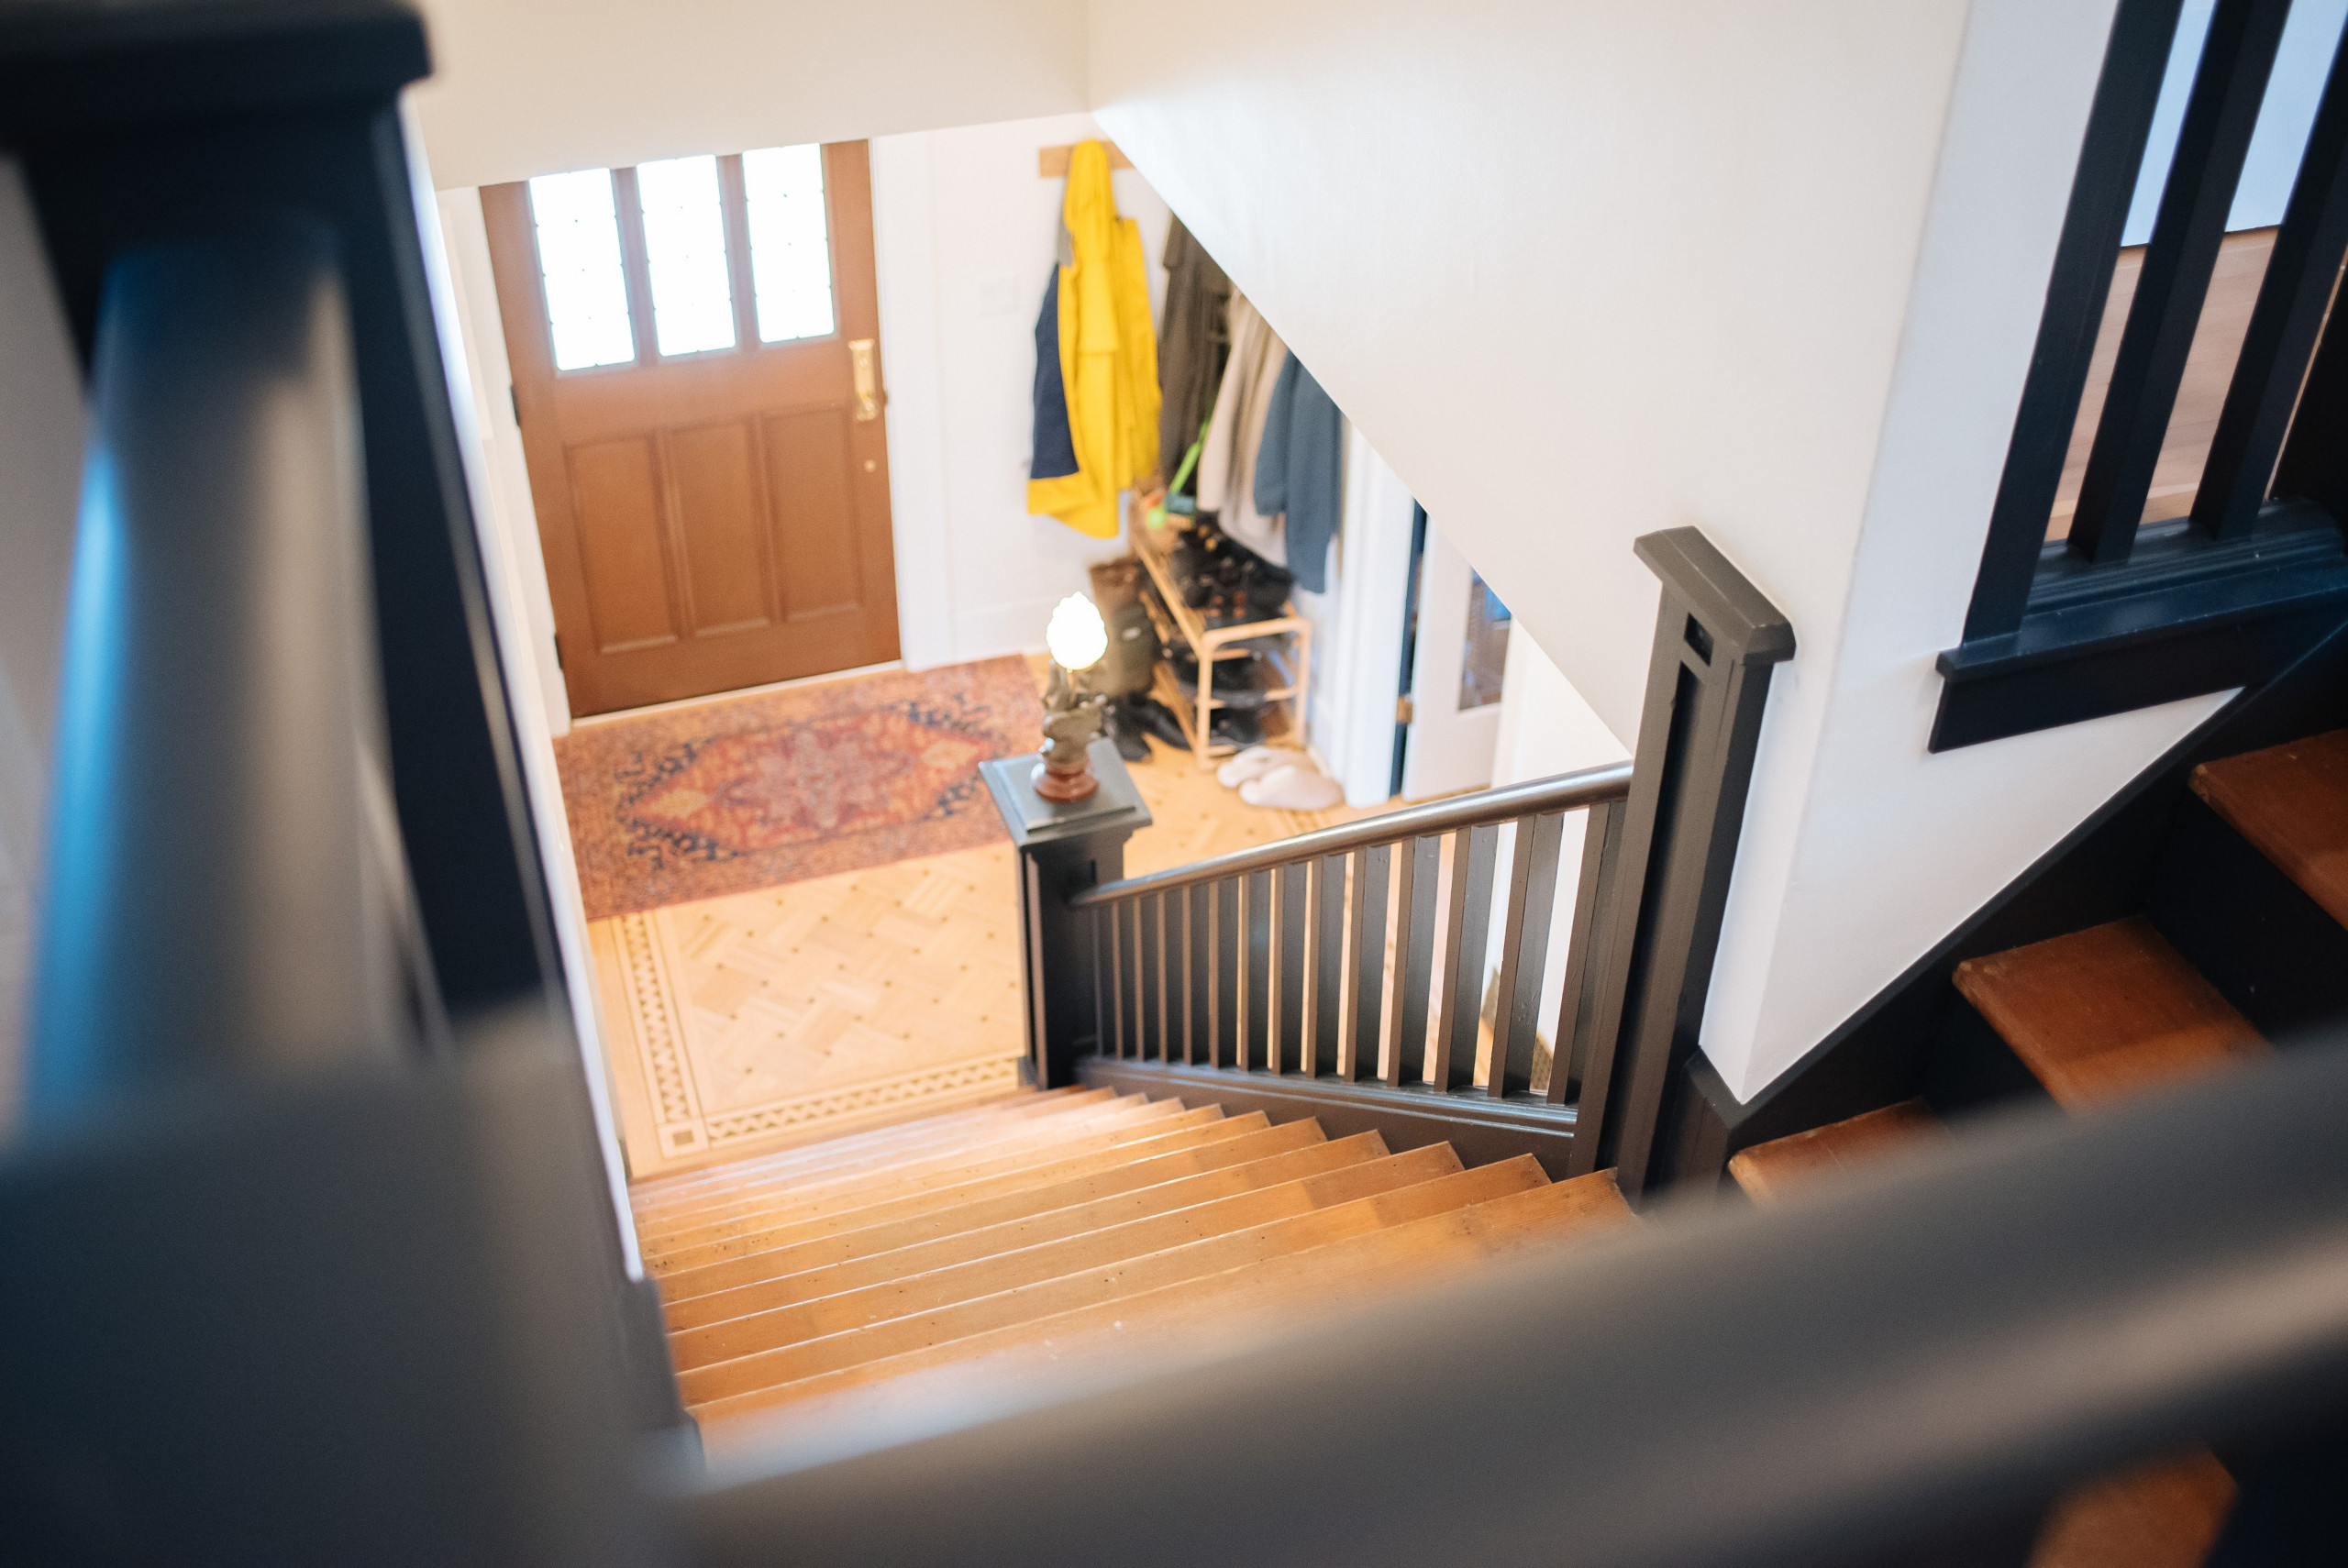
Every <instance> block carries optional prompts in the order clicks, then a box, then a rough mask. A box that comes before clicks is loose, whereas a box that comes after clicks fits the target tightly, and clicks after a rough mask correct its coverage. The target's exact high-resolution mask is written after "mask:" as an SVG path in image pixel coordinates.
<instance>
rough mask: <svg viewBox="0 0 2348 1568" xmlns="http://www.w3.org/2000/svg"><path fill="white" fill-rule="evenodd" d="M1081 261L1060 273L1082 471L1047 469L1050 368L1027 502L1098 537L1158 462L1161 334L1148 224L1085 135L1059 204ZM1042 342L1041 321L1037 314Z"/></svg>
mask: <svg viewBox="0 0 2348 1568" xmlns="http://www.w3.org/2000/svg"><path fill="white" fill-rule="evenodd" d="M1061 212H1062V215H1063V217H1064V218H1065V220H1066V222H1067V224H1068V231H1069V239H1070V240H1071V242H1072V243H1073V246H1074V249H1075V252H1076V264H1075V265H1074V266H1072V267H1062V268H1060V269H1059V271H1058V274H1057V275H1056V277H1055V279H1054V289H1055V293H1056V297H1055V298H1053V299H1051V300H1050V301H1049V302H1048V303H1049V304H1050V305H1051V306H1053V307H1056V308H1055V315H1056V317H1057V321H1056V326H1057V331H1058V350H1059V369H1060V386H1061V392H1062V400H1063V404H1064V407H1065V410H1066V416H1067V421H1068V432H1069V446H1070V447H1072V448H1073V450H1074V452H1075V456H1076V465H1077V467H1076V471H1075V472H1074V473H1069V474H1061V475H1058V476H1054V475H1052V474H1050V473H1049V472H1047V468H1048V467H1049V466H1050V465H1049V449H1048V448H1047V445H1046V437H1047V435H1048V434H1049V432H1048V429H1047V418H1046V414H1047V410H1046V409H1045V407H1044V403H1046V401H1047V378H1046V377H1045V376H1044V375H1042V374H1041V373H1040V370H1041V368H1040V367H1038V370H1039V373H1038V375H1037V376H1036V394H1037V410H1036V466H1035V467H1033V468H1031V469H1029V470H1028V480H1027V510H1028V511H1029V512H1031V513H1036V514H1038V515H1042V516H1051V517H1057V518H1058V519H1059V520H1060V521H1061V522H1063V523H1065V524H1067V525H1069V527H1071V528H1073V529H1075V530H1076V531H1077V532H1078V533H1080V534H1089V535H1091V536H1092V537H1094V538H1096V539H1110V538H1114V537H1115V536H1116V534H1117V526H1118V517H1117V493H1118V492H1119V491H1122V490H1124V489H1125V488H1126V487H1127V486H1129V485H1132V484H1133V483H1135V481H1136V480H1142V479H1145V478H1146V477H1148V476H1149V475H1150V474H1152V473H1155V472H1156V471H1157V403H1158V397H1157V337H1156V335H1155V334H1154V333H1152V332H1151V330H1150V326H1149V280H1148V275H1147V273H1146V271H1145V270H1144V265H1143V261H1142V249H1141V229H1140V227H1139V226H1137V225H1135V223H1134V221H1133V220H1132V219H1131V218H1121V217H1119V216H1118V215H1117V200H1116V196H1115V194H1114V193H1113V192H1112V191H1111V190H1110V187H1109V155H1108V153H1107V152H1105V151H1104V150H1102V146H1101V144H1100V143H1099V142H1097V141H1080V142H1079V143H1077V144H1076V147H1075V149H1074V150H1072V151H1071V152H1070V153H1069V164H1068V195H1067V198H1066V200H1065V202H1064V203H1063V204H1062V208H1061ZM1043 344H1044V330H1043V326H1042V324H1041V323H1038V324H1037V326H1036V348H1037V350H1038V352H1039V353H1040V352H1041V351H1042V350H1043Z"/></svg>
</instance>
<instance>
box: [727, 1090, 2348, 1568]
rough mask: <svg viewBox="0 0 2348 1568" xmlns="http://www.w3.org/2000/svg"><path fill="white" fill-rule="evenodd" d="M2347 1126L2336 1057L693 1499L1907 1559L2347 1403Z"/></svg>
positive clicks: (848, 1513) (983, 1389) (1240, 1530)
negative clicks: (1958, 1532)
mask: <svg viewBox="0 0 2348 1568" xmlns="http://www.w3.org/2000/svg"><path fill="white" fill-rule="evenodd" d="M2343 1125H2348V1052H2342V1051H2341V1050H2338V1049H2332V1050H2327V1051H2320V1052H2309V1053H2305V1054H2301V1055H2296V1056H2293V1057H2287V1058H2283V1059H2281V1060H2278V1061H2277V1062H2276V1063H2274V1064H2273V1065H2270V1066H2264V1067H2260V1068H2256V1069H2253V1070H2249V1071H2244V1072H2242V1073H2238V1074H2234V1075H2232V1076H2230V1077H2223V1078H2220V1079H2215V1080H2204V1081H2201V1082H2198V1083H2195V1084H2192V1085H2190V1086H2187V1087H2185V1088H2179V1089H2177V1090H2175V1091H2173V1092H2170V1093H2167V1094H2165V1095H2162V1096H2159V1097H2156V1098H2148V1099H2144V1100H2143V1101H2140V1102H2138V1103H2135V1104H2133V1105H2131V1106H2128V1107H2125V1108H2123V1109H2116V1110H2111V1111H2109V1112H2106V1113H2103V1114H2099V1115H2098V1116H2096V1117H2094V1118H2090V1119H2085V1120H2081V1121H2060V1120H2058V1119H2057V1118H2056V1117H2054V1114H2053V1113H2052V1112H2046V1111H2035V1110H2033V1111H2026V1112H2021V1113H2018V1114H2011V1115H2009V1116H2008V1117H2007V1118H2005V1119H2003V1121H2001V1122H1995V1123H1988V1124H1986V1125H1984V1126H1982V1127H1980V1128H1979V1129H1978V1130H1977V1131H1975V1132H1972V1133H1970V1134H1968V1135H1966V1136H1965V1137H1961V1138H1957V1139H1954V1140H1951V1141H1949V1143H1948V1144H1947V1145H1946V1146H1945V1147H1936V1148H1933V1149H1931V1150H1927V1151H1924V1152H1922V1153H1920V1154H1915V1155H1912V1156H1910V1157H1907V1158H1905V1159H1903V1160H1901V1161H1899V1162H1898V1163H1895V1164H1887V1165H1885V1166H1883V1167H1881V1168H1880V1169H1879V1170H1878V1171H1877V1173H1875V1174H1873V1175H1871V1176H1866V1177H1862V1178H1858V1179H1850V1178H1845V1180H1844V1182H1843V1183H1842V1184H1841V1185H1838V1186H1835V1187H1824V1188H1822V1189H1820V1190H1819V1192H1818V1194H1817V1195H1816V1196H1815V1197H1814V1198H1811V1199H1810V1200H1809V1201H1806V1202H1802V1203H1799V1204H1796V1205H1793V1206H1790V1207H1789V1208H1787V1209H1779V1210H1775V1211H1766V1212H1755V1211H1752V1210H1738V1211H1733V1212H1729V1213H1721V1212H1711V1213H1684V1214H1678V1215H1674V1216H1671V1217H1668V1218H1667V1219H1665V1220H1663V1221H1662V1222H1660V1223H1658V1224H1656V1225H1655V1226H1653V1227H1652V1228H1651V1230H1650V1231H1648V1233H1646V1234H1645V1235H1644V1236H1631V1237H1627V1238H1626V1239H1624V1240H1623V1241H1621V1242H1594V1243H1589V1244H1586V1245H1585V1246H1583V1247H1582V1248H1579V1249H1573V1248H1568V1249H1567V1250H1565V1251H1563V1252H1560V1253H1554V1254H1551V1255H1549V1256H1546V1257H1544V1258H1541V1259H1538V1260H1537V1261H1534V1262H1531V1263H1529V1264H1525V1265H1523V1266H1521V1267H1519V1268H1517V1269H1515V1270H1513V1271H1512V1272H1509V1273H1506V1274H1502V1275H1496V1276H1487V1277H1485V1278H1484V1279H1482V1280H1480V1281H1479V1282H1477V1283H1473V1284H1470V1285H1465V1286H1458V1287H1456V1288H1453V1289H1450V1290H1448V1291H1446V1292H1445V1293H1443V1294H1441V1295H1440V1296H1431V1297H1420V1298H1416V1299H1412V1300H1409V1301H1405V1302H1398V1303H1395V1304H1393V1305H1391V1306H1389V1307H1386V1308H1383V1309H1379V1310H1376V1311H1364V1312H1361V1313H1359V1314H1357V1315H1354V1316H1350V1317H1345V1318H1336V1319H1327V1318H1324V1319H1320V1320H1315V1321H1314V1322H1313V1323H1312V1325H1311V1327H1310V1329H1309V1331H1302V1332H1300V1333H1298V1334H1297V1335H1295V1336H1294V1337H1291V1338H1288V1339H1285V1340H1283V1341H1280V1342H1276V1343H1272V1344H1262V1343H1260V1342H1258V1343H1257V1345H1256V1346H1255V1347H1254V1348H1251V1349H1246V1350H1244V1351H1239V1352H1235V1353H1226V1354H1224V1355H1221V1356H1218V1357H1212V1358H1205V1359H1193V1360H1191V1362H1190V1363H1188V1364H1185V1365H1181V1366H1180V1367H1179V1369H1176V1370H1159V1371H1157V1372H1155V1373H1152V1374H1144V1375H1134V1374H1131V1373H1128V1374H1127V1375H1125V1376H1124V1380H1123V1381H1121V1382H1115V1383H1101V1382H1096V1383H1093V1384H1091V1385H1089V1386H1084V1387H1081V1388H1077V1387H1073V1386H1071V1385H1070V1384H1069V1382H1068V1381H1066V1380H1065V1379H1066V1378H1067V1377H1068V1376H1069V1375H1067V1374H1064V1375H1063V1378H1064V1380H1063V1381H1062V1382H1061V1383H1060V1384H1058V1386H1053V1385H1051V1384H1049V1383H1048V1382H1047V1383H1046V1384H1044V1385H1042V1386H1037V1385H1036V1384H1034V1383H1028V1384H1025V1385H1022V1386H969V1385H966V1386H963V1387H961V1388H959V1389H958V1390H957V1393H958V1395H959V1396H960V1398H959V1399H958V1401H953V1400H934V1401H932V1402H930V1403H929V1404H927V1405H926V1406H925V1407H924V1408H922V1409H921V1410H919V1411H918V1412H914V1411H910V1410H908V1409H906V1408H903V1407H901V1406H900V1407H892V1408H890V1410H889V1411H888V1412H887V1414H886V1415H884V1416H881V1417H880V1418H879V1419H875V1420H873V1422H872V1424H871V1425H870V1426H869V1428H859V1427H858V1426H856V1425H855V1424H853V1422H851V1421H846V1420H842V1419H839V1418H837V1417H836V1418H835V1419H834V1422H833V1424H832V1425H831V1426H830V1427H829V1428H828V1429H827V1430H825V1433H824V1435H823V1439H822V1441H821V1442H820V1444H818V1445H815V1446H810V1447H803V1448H801V1449H799V1450H797V1451H795V1452H783V1451H776V1452H770V1453H769V1454H765V1455H757V1456H752V1457H749V1458H748V1459H746V1460H745V1461H744V1462H743V1463H740V1465H739V1466H738V1467H737V1468H734V1469H731V1470H726V1471H721V1472H719V1473H717V1474H714V1475H712V1476H710V1477H709V1478H708V1479H707V1480H706V1481H705V1482H704V1483H703V1485H701V1487H700V1488H699V1489H698V1490H696V1491H694V1492H692V1494H691V1495H689V1496H687V1497H686V1498H685V1499H684V1500H683V1508H684V1513H685V1516H686V1519H687V1523H688V1527H689V1529H690V1530H691V1533H692V1559H693V1560H694V1561H695V1562H700V1563H703V1564H706V1565H708V1568H735V1565H736V1564H749V1563H753V1562H771V1561H774V1560H775V1554H776V1552H777V1551H778V1550H779V1543H782V1542H788V1543H789V1544H788V1553H789V1557H790V1560H791V1561H792V1562H794V1563H800V1564H825V1563H864V1562H888V1563H892V1564H894V1565H896V1568H925V1565H929V1564H936V1565H937V1568H946V1565H947V1564H951V1565H953V1568H990V1565H992V1564H1005V1565H1009V1564H1019V1565H1022V1568H1026V1565H1029V1564H1036V1563H1053V1564H1085V1563H1100V1564H1112V1563H1113V1564H1118V1565H1121V1568H1135V1565H1146V1564H1159V1563H1163V1564H1168V1565H1169V1568H1170V1565H1172V1564H1191V1563H1198V1562H1214V1563H1217V1564H1219V1565H1220V1568H1257V1565H1262V1568H1270V1565H1272V1564H1289V1563H1296V1562H1344V1563H1346V1564H1349V1565H1351V1568H1377V1565H1379V1564H1389V1563H1390V1564H1394V1565H1396V1568H1401V1565H1403V1564H1412V1565H1417V1564H1423V1563H1427V1562H1476V1563H1479V1564H1491V1565H1505V1564H1512V1563H1523V1564H1527V1565H1531V1564H1535V1563H1538V1564H1549V1563H1556V1562H1571V1563H1573V1564H1575V1565H1576V1568H1634V1565H1636V1568H1648V1565H1655V1568H1661V1565H1664V1564H1671V1565H1674V1568H1710V1565H1718V1568H1731V1565H1734V1568H1747V1565H1750V1564H1755V1563H1778V1562H1822V1561H1837V1562H1840V1561H1844V1560H1854V1559H1859V1558H1863V1557H1865V1556H1866V1554H1867V1553H1869V1552H1874V1551H1892V1550H1895V1549H1899V1548H1901V1547H1903V1546H1911V1545H1914V1544H1917V1543H1919V1542H1922V1541H1926V1540H1932V1539H1933V1538H1934V1537H1935V1536H1936V1535H1939V1534H1941V1533H1942V1532H1944V1531H1953V1530H1955V1529H1959V1528H1961V1527H1963V1526H1964V1525H1966V1523H1967V1522H1968V1521H1978V1520H1980V1519H1982V1518H1991V1517H1999V1516H2002V1515H2003V1514H2005V1513H2006V1512H2008V1511H2009V1510H2010V1509H2013V1508H2015V1507H2021V1508H2025V1509H2026V1508H2028V1507H2030V1506H2032V1505H2033V1504H2036V1503H2043V1501H2044V1500H2045V1499H2046V1498H2048V1497H2050V1496H2053V1495H2054V1493H2055V1492H2056V1491H2058V1490H2060V1489H2061V1488H2063V1487H2064V1486H2065V1485H2067V1484H2069V1483H2071V1482H2073V1481H2075V1480H2076V1479H2077V1478H2078V1477H2080V1476H2081V1475H2083V1474H2091V1473H2093V1472H2095V1471H2097V1470H2099V1469H2101V1468H2103V1467H2106V1466H2109V1465H2111V1464H2114V1463H2121V1462H2124V1461H2128V1460H2131V1459H2134V1458H2138V1457H2143V1456H2149V1455H2151V1454H2153V1453H2156V1452H2163V1451H2165V1450H2168V1449H2171V1448H2174V1447H2176V1446H2178V1445H2181V1444H2185V1443H2189V1442H2193V1441H2220V1440H2223V1439H2226V1438H2230V1437H2235V1436H2241V1435H2244V1434H2251V1433H2256V1432H2265V1431H2274V1430H2281V1429H2284V1428H2287V1426H2288V1425H2289V1424H2290V1423H2292V1422H2294V1421H2296V1420H2298V1419H2302V1418H2305V1417H2309V1416H2312V1415H2315V1414H2317V1413H2319V1412H2322V1411H2326V1410H2329V1409H2336V1408H2338V1407H2339V1405H2340V1403H2341V1401H2342V1399H2343V1398H2348V1161H2343V1160H2342V1159H2341V1158H2340V1157H2339V1152H2340V1129H2341V1128H2342V1126H2343ZM2184 1148H2190V1149H2191V1150H2192V1151H2193V1154H2194V1157H2193V1158H2192V1159H2191V1160H2189V1161H2188V1160H2183V1159H2180V1158H2178V1157H2177V1151H2178V1150H2180V1149H2184ZM1145 1350H1146V1346H1145V1345H1143V1344H1141V1343H1135V1345H1133V1346H1132V1347H1131V1353H1134V1354H1139V1353H1143V1352H1144V1351H1145ZM1160 1365H1161V1368H1162V1367H1163V1366H1164V1364H1160ZM1100 1375H1101V1376H1103V1377H1106V1376H1108V1374H1106V1373H1105V1372H1103V1373H1102V1374H1100ZM884 1423H885V1425H884ZM1070 1477H1081V1489H1080V1490H1072V1489H1071V1488H1070V1486H1069V1484H1068V1483H1069V1478H1070Z"/></svg>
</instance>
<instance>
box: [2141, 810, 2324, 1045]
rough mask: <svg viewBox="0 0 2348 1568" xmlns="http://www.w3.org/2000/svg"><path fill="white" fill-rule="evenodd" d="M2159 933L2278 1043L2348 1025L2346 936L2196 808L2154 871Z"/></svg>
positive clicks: (2183, 814) (2269, 864) (2183, 818)
mask: <svg viewBox="0 0 2348 1568" xmlns="http://www.w3.org/2000/svg"><path fill="white" fill-rule="evenodd" d="M2149 902H2150V909H2149V911H2148V912H2149V913H2150V914H2151V916H2152V920H2153V923H2154V924H2155V925H2157V926H2159V927H2160V928H2161V933H2162V934H2163V935H2164V936H2166V937H2167V938H2168V939H2169V941H2170V942H2171V943H2173V944H2176V949H2177V951H2178V952H2180V953H2182V954H2184V955H2185V956H2186V957H2187V958H2188V959H2190V960H2191V961H2192V963H2193V965H2194V966H2195V967H2196V968H2198V969H2199V970H2200V971H2201V973H2202V974H2203V975H2205V976H2207V977H2209V979H2210V984H2211V985H2214V986H2216V987H2217V988H2218V990H2219V992H2220V994H2221V995H2222V996H2224V998H2225V999H2227V1000H2228V1001H2230V1002H2232V1004H2233V1005H2234V1006H2235V1008H2236V1009H2238V1010H2240V1011H2241V1012H2242V1014H2243V1017H2245V1018H2247V1019H2249V1020H2250V1021H2251V1022H2252V1023H2254V1024H2255V1025H2256V1026H2257V1028H2258V1032H2260V1033H2261V1034H2264V1035H2265V1036H2266V1038H2267V1039H2268V1040H2270V1041H2273V1042H2275V1043H2277V1044H2288V1043H2290V1042H2292V1041H2294V1040H2297V1039H2300V1038H2304V1037H2306V1036H2309V1035H2312V1034H2319V1033H2325V1032H2331V1031H2334V1030H2337V1029H2338V1028H2339V1027H2340V1026H2341V1025H2342V1024H2343V1023H2348V930H2343V929H2342V927H2341V925H2340V922H2337V921H2335V920H2333V919H2332V918H2331V915H2329V914H2327V913H2326V912H2324V910H2323V908H2322V906H2320V905H2319V904H2318V903H2317V902H2316V901H2315V900H2313V899H2311V898H2309V897H2308V895H2307V894H2306V893H2305V892H2303V891H2302V890H2301V889H2300V888H2299V886H2298V883H2296V882H2294V881H2292V880H2291V878H2289V877H2287V876H2286V875H2284V873H2283V872H2282V871H2281V870H2280V869H2279V868H2277V867H2276V865H2275V863H2274V862H2273V861H2270V860H2268V859H2267V858H2266V856H2264V855H2262V854H2260V853H2259V852H2258V850H2257V849H2256V848H2254V846H2253V845H2251V844H2250V843H2249V842H2248V841H2247V840H2245V839H2243V836H2242V835H2241V834H2238V833H2236V832H2234V830H2233V829H2232V828H2231V827H2229V826H2227V825H2226V823H2224V821H2223V820H2221V818H2220V817H2219V816H2218V814H2217V813H2216V812H2212V811H2211V810H2210V808H2209V807H2208V806H2207V805H2205V804H2204V803H2202V802H2201V801H2198V800H2192V801H2187V803H2186V804H2185V806H2184V807H2183V808H2182V809H2181V810H2180V812H2179V813H2178V820H2177V823H2176V830H2175V831H2174V832H2173V833H2172V834H2171V835H2170V838H2169V842H2168V845H2167V846H2166V847H2165V849H2164V851H2163V852H2162V855H2161V857H2160V859H2159V861H2158V862H2157V863H2155V865H2154V873H2153V886H2152V892H2151V897H2150V900H2149Z"/></svg>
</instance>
